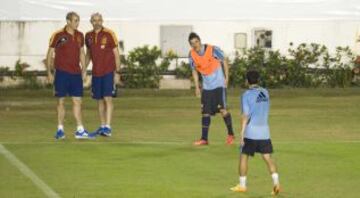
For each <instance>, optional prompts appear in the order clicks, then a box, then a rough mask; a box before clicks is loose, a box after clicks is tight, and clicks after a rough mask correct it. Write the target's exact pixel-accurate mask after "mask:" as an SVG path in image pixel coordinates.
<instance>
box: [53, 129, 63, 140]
mask: <svg viewBox="0 0 360 198" xmlns="http://www.w3.org/2000/svg"><path fill="white" fill-rule="evenodd" d="M55 139H57V140H60V139H65V133H64V131H63V130H61V129H59V130H57V131H56V134H55Z"/></svg>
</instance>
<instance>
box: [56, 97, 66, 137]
mask: <svg viewBox="0 0 360 198" xmlns="http://www.w3.org/2000/svg"><path fill="white" fill-rule="evenodd" d="M57 117H58V125H59V127H63V126H64V119H65V98H59V99H58V103H57ZM62 130H63V129H62Z"/></svg>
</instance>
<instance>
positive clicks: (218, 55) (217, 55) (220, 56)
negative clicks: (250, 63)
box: [213, 46, 229, 87]
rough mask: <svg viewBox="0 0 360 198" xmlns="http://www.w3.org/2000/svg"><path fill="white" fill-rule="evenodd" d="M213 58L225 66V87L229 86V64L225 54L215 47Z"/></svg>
mask: <svg viewBox="0 0 360 198" xmlns="http://www.w3.org/2000/svg"><path fill="white" fill-rule="evenodd" d="M213 56H214V57H215V58H216V59H218V60H220V61H221V63H222V64H223V66H224V75H225V87H227V86H228V83H229V63H228V60H227V58H225V55H224V52H223V51H222V50H221V49H220V48H219V47H217V46H215V47H214V51H213Z"/></svg>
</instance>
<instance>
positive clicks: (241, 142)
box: [240, 137, 245, 147]
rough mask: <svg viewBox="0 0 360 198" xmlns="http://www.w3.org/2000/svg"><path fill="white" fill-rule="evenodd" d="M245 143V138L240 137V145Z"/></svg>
mask: <svg viewBox="0 0 360 198" xmlns="http://www.w3.org/2000/svg"><path fill="white" fill-rule="evenodd" d="M244 145H245V142H244V138H243V137H240V146H241V147H243V146H244Z"/></svg>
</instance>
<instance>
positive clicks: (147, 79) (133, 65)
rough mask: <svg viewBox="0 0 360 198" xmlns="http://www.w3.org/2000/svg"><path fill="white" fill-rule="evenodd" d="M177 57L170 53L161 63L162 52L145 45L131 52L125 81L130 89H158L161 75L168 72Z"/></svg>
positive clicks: (127, 62) (126, 60)
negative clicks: (172, 61)
mask: <svg viewBox="0 0 360 198" xmlns="http://www.w3.org/2000/svg"><path fill="white" fill-rule="evenodd" d="M175 57H176V55H174V54H172V53H168V54H167V56H166V57H164V58H163V59H162V60H161V61H160V58H161V50H160V49H159V48H157V47H156V46H154V47H149V46H148V45H145V46H143V47H138V48H135V49H134V50H132V51H130V52H129V55H128V57H127V58H126V59H125V60H124V62H125V65H126V67H125V69H124V71H125V75H124V76H123V80H124V83H125V87H128V88H158V87H159V83H160V79H161V73H164V72H165V71H167V70H168V67H169V65H170V62H171V60H172V59H174V58H175Z"/></svg>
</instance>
